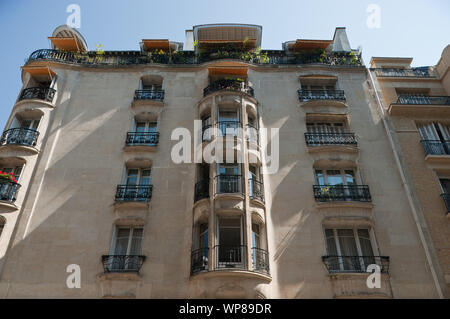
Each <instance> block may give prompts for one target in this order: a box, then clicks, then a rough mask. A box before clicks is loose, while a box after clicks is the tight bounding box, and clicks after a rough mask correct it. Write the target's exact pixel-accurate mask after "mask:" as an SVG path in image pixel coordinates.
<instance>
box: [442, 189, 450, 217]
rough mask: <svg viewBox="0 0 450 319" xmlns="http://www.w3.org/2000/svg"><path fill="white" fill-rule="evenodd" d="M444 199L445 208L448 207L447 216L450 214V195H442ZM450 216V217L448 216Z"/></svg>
mask: <svg viewBox="0 0 450 319" xmlns="http://www.w3.org/2000/svg"><path fill="white" fill-rule="evenodd" d="M441 197H442V199H443V200H444V203H445V207H447V215H448V213H450V194H447V193H444V194H441ZM448 216H450V215H448Z"/></svg>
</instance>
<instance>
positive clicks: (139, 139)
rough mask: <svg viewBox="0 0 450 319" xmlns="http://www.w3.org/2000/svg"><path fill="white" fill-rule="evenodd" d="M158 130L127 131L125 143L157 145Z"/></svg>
mask: <svg viewBox="0 0 450 319" xmlns="http://www.w3.org/2000/svg"><path fill="white" fill-rule="evenodd" d="M158 142H159V133H158V132H128V133H127V139H126V141H125V144H126V145H151V146H152V145H158Z"/></svg>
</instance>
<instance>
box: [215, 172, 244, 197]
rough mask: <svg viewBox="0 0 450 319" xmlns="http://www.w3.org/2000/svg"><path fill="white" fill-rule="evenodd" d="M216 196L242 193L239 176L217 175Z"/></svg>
mask: <svg viewBox="0 0 450 319" xmlns="http://www.w3.org/2000/svg"><path fill="white" fill-rule="evenodd" d="M215 179H216V194H226V193H242V176H241V175H217V176H216V177H215Z"/></svg>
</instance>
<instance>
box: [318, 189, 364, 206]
mask: <svg viewBox="0 0 450 319" xmlns="http://www.w3.org/2000/svg"><path fill="white" fill-rule="evenodd" d="M313 191H314V198H315V199H316V202H346V201H350V202H371V201H372V198H371V196H370V192H369V186H367V185H314V186H313Z"/></svg>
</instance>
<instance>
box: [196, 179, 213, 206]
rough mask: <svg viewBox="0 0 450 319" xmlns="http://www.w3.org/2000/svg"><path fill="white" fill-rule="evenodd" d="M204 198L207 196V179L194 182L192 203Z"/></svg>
mask: <svg viewBox="0 0 450 319" xmlns="http://www.w3.org/2000/svg"><path fill="white" fill-rule="evenodd" d="M204 198H209V179H205V180H202V181H199V182H197V183H195V190H194V203H195V202H198V201H199V200H201V199H204Z"/></svg>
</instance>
